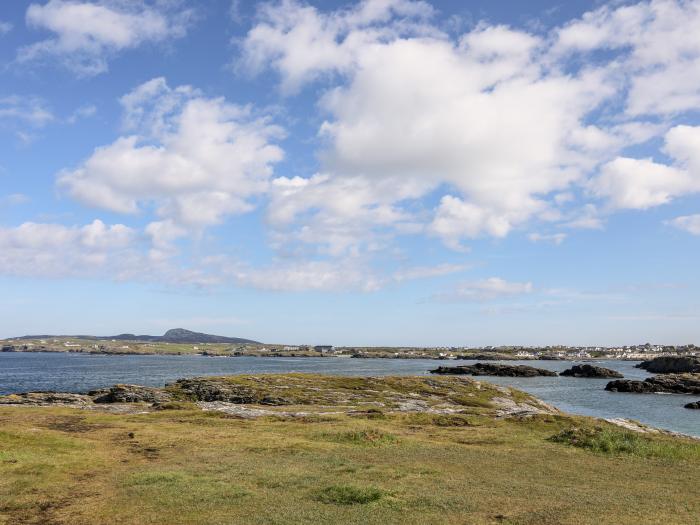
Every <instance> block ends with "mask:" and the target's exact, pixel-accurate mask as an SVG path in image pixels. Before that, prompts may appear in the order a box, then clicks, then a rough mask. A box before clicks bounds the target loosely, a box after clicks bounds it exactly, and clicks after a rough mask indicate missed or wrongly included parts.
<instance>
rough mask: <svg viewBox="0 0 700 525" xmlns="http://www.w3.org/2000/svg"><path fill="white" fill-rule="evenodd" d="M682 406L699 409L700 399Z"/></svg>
mask: <svg viewBox="0 0 700 525" xmlns="http://www.w3.org/2000/svg"><path fill="white" fill-rule="evenodd" d="M683 407H684V408H690V409H691V410H700V401H693V402H692V403H687V404H685V405H683Z"/></svg>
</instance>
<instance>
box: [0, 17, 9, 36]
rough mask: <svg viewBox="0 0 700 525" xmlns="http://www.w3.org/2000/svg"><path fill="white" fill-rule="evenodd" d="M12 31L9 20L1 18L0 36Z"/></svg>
mask: <svg viewBox="0 0 700 525" xmlns="http://www.w3.org/2000/svg"><path fill="white" fill-rule="evenodd" d="M10 31H12V24H11V23H9V22H4V21H3V20H0V36H2V35H4V34H7V33H9V32H10Z"/></svg>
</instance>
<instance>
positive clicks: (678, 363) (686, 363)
mask: <svg viewBox="0 0 700 525" xmlns="http://www.w3.org/2000/svg"><path fill="white" fill-rule="evenodd" d="M637 368H641V369H643V370H646V371H647V372H651V373H652V374H692V373H700V357H692V356H686V357H673V356H661V357H655V358H654V359H651V360H649V361H642V362H641V363H639V364H638V365H637Z"/></svg>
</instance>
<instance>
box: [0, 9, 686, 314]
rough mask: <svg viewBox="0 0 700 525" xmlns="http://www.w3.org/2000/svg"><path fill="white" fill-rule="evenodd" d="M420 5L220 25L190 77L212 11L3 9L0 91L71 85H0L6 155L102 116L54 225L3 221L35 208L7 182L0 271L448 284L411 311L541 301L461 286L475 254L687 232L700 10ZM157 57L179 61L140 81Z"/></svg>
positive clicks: (173, 280) (62, 179)
mask: <svg viewBox="0 0 700 525" xmlns="http://www.w3.org/2000/svg"><path fill="white" fill-rule="evenodd" d="M437 4H439V3H438V2H436V4H435V5H434V4H431V3H430V2H428V1H419V0H363V1H360V2H356V3H350V4H346V5H333V6H330V7H329V6H328V5H327V4H325V3H324V4H321V3H313V4H312V3H306V2H303V1H298V0H280V1H271V2H264V3H260V4H258V5H257V6H255V8H254V9H250V10H249V11H248V12H246V13H245V16H241V15H240V13H239V12H238V11H236V13H235V14H236V16H235V17H234V18H235V19H230V20H228V22H227V23H228V24H229V25H228V26H227V29H225V30H222V34H221V36H220V39H219V41H220V42H222V45H221V46H219V47H218V48H217V49H218V53H219V54H218V55H215V56H217V57H218V56H221V57H222V59H221V60H220V61H219V62H214V61H212V60H209V61H208V62H207V64H206V65H207V67H209V68H211V71H213V73H212V75H214V76H213V77H211V76H206V75H205V76H204V77H203V78H202V75H200V74H199V73H194V71H195V70H197V71H199V70H201V68H202V64H199V63H198V60H197V58H196V57H200V59H201V60H202V61H206V60H205V58H204V55H197V54H196V53H200V52H201V51H202V49H204V48H202V47H201V45H202V44H201V42H204V41H205V40H201V39H202V38H204V37H203V35H202V32H205V33H207V34H208V35H209V36H210V35H211V32H212V28H211V27H209V26H208V24H209V23H210V21H211V20H212V18H216V17H218V16H219V15H217V13H215V12H214V10H215V8H214V6H213V5H208V4H204V5H202V4H198V3H189V2H186V1H184V0H168V1H146V0H143V1H137V2H122V1H119V0H99V1H91V2H88V1H77V0H72V1H68V0H49V1H48V2H34V3H31V4H30V5H29V6H28V7H27V8H26V11H24V12H23V13H18V14H19V15H22V18H19V19H17V17H15V18H12V19H10V18H9V17H8V16H6V15H5V14H0V43H2V45H3V46H10V45H12V49H10V50H9V51H8V53H7V57H9V58H8V62H7V67H6V68H5V71H3V73H2V75H3V76H13V77H15V78H20V79H23V78H24V79H26V78H27V77H33V78H42V76H43V75H46V76H47V78H49V77H50V78H53V79H56V78H58V79H62V80H61V82H70V83H71V85H72V86H78V87H76V88H75V89H80V86H86V87H85V91H84V94H86V95H87V96H85V97H83V98H84V100H83V101H82V102H81V103H80V104H74V107H73V108H72V110H70V109H68V108H63V110H61V111H62V112H61V111H57V110H56V109H54V106H56V105H58V104H59V102H58V101H57V100H56V99H53V98H52V93H51V90H45V91H43V92H23V91H22V90H15V91H14V92H5V89H3V92H0V132H2V133H4V134H6V135H8V136H13V135H14V136H15V137H16V139H17V140H16V141H15V144H14V146H13V147H14V148H15V150H26V149H29V148H35V149H36V150H37V154H39V155H42V154H43V153H42V149H41V148H42V147H43V148H45V151H46V152H47V153H46V154H50V151H51V148H50V147H49V145H47V144H46V142H44V143H42V144H39V143H36V142H35V141H36V140H37V137H41V136H42V134H44V133H47V131H46V130H49V129H57V128H65V129H68V128H70V129H74V130H77V129H79V128H80V126H83V125H84V126H88V125H90V126H94V125H95V124H94V122H95V121H96V119H100V122H101V125H102V130H101V132H99V133H95V134H90V133H87V134H83V135H80V140H79V147H77V148H75V149H74V150H73V151H72V152H71V154H70V155H59V156H58V158H60V162H61V164H60V165H52V167H51V169H52V171H51V173H50V174H49V175H48V176H46V177H40V178H39V177H38V178H37V182H36V184H35V186H34V189H35V190H36V191H37V193H39V194H42V192H43V194H45V195H42V196H40V197H39V200H46V199H52V200H53V201H56V202H60V203H62V206H63V207H64V208H63V211H64V213H65V212H66V209H67V210H68V212H67V213H68V217H67V218H66V217H65V216H64V218H63V219H61V220H56V219H54V220H50V218H49V219H47V218H45V216H46V214H41V213H36V214H35V215H34V216H32V217H29V218H27V217H26V215H24V216H23V214H22V213H21V212H20V211H16V210H18V209H19V208H22V207H30V203H31V202H33V201H35V199H37V197H35V196H34V195H32V194H31V191H27V190H24V191H22V192H20V191H15V190H13V191H10V189H8V191H7V192H4V190H3V188H1V187H0V190H3V191H0V199H5V200H4V201H0V202H4V203H5V204H4V205H3V207H5V208H6V209H10V208H12V209H13V210H15V211H14V212H12V214H11V216H12V217H15V216H16V217H18V218H21V219H20V221H19V222H15V223H12V222H11V220H9V218H8V216H4V217H3V216H0V220H2V222H1V223H0V225H1V226H0V274H3V275H6V276H22V277H42V278H65V277H66V276H69V277H89V278H97V279H117V280H123V281H138V282H153V283H162V284H168V285H172V284H182V283H186V284H193V285H202V286H217V285H218V286H222V285H233V286H240V287H252V288H258V289H265V290H287V291H295V292H303V291H374V290H379V289H383V288H386V287H399V286H403V285H405V284H406V283H409V282H412V281H414V280H419V279H432V278H435V277H440V276H449V275H453V274H454V275H457V276H461V277H460V279H461V280H458V281H457V282H455V283H454V285H452V286H451V288H450V289H449V290H448V291H444V292H440V291H435V292H433V293H424V294H423V297H427V296H430V297H434V298H438V300H447V301H474V302H484V301H490V300H493V299H496V298H503V297H514V296H523V295H528V294H533V293H541V294H546V290H544V289H542V288H538V286H537V284H536V283H535V284H533V283H532V282H530V280H529V279H525V280H522V279H521V280H520V281H518V280H517V279H516V280H512V281H509V280H507V279H504V278H503V277H502V276H500V275H499V276H494V275H488V276H483V278H482V279H479V278H474V279H469V278H468V277H467V278H465V277H464V275H463V274H465V273H466V272H468V271H469V268H470V267H471V266H472V263H471V262H469V261H473V260H478V258H479V247H480V246H482V245H483V243H484V242H490V243H494V242H495V243H498V242H504V240H505V239H509V238H513V237H515V238H522V239H525V240H526V242H529V243H531V244H532V247H533V248H532V249H541V250H552V249H556V250H565V249H567V245H568V244H569V243H571V242H576V241H575V240H576V239H577V238H578V237H585V238H586V239H590V238H594V237H595V236H600V237H604V236H606V235H607V232H606V225H607V224H608V222H609V221H611V220H615V219H616V217H618V216H621V217H624V216H625V214H629V213H630V211H634V212H635V213H637V214H640V215H639V216H643V215H644V214H654V213H655V212H657V211H658V210H661V211H662V212H663V216H662V217H658V218H655V219H654V220H655V221H656V223H657V224H658V225H659V228H661V229H662V230H664V231H665V232H666V235H672V234H674V235H675V234H677V235H683V236H687V242H689V243H690V242H696V241H695V240H693V236H698V235H700V206H698V204H700V203H699V202H698V201H697V200H693V199H694V196H697V194H698V193H700V118H699V116H698V110H699V109H700V32H698V31H697V28H698V27H700V1H697V0H651V1H642V2H625V3H619V2H615V3H611V4H603V5H599V6H597V7H594V8H592V9H590V10H588V11H584V12H576V13H573V12H572V13H571V14H570V16H566V13H560V16H559V17H558V19H557V20H556V21H555V22H552V21H551V17H550V19H547V16H545V15H543V18H542V19H540V20H532V19H529V20H525V22H523V23H520V24H516V23H503V22H499V21H498V16H496V15H495V14H494V15H493V16H489V14H488V13H486V15H485V16H483V17H481V19H476V18H475V16H474V15H473V14H470V13H468V14H469V15H470V16H465V13H464V11H460V10H459V9H457V8H453V7H454V6H449V5H444V4H439V5H437ZM451 7H452V8H453V9H452V10H451ZM233 11H234V10H231V12H233ZM212 27H213V26H212ZM216 27H219V26H216ZM232 28H233V29H232ZM236 31H237V32H236ZM11 39H12V40H11ZM10 42H11V43H12V44H10ZM190 42H191V43H192V45H198V46H200V47H197V48H196V50H195V51H194V52H193V53H195V54H193V53H189V52H187V46H188V45H189V44H190ZM198 42H199V44H198ZM211 45H216V44H211V43H209V42H207V46H211ZM8 49H9V48H8ZM160 54H162V55H163V56H166V57H170V58H169V59H164V60H165V61H166V62H167V63H168V64H174V63H178V64H179V67H178V68H175V67H174V66H164V67H162V68H154V67H152V66H150V65H149V66H148V67H147V66H142V63H141V61H142V60H145V59H142V58H141V57H142V56H153V55H160ZM180 55H181V56H180ZM144 64H150V62H147V61H145V62H144ZM115 67H117V68H119V73H118V74H115V73H114V72H113V69H114V68H115ZM188 67H191V68H192V71H193V73H192V74H188ZM227 82H228V83H229V84H230V86H231V87H230V88H223V87H222V86H224V85H226V83H227ZM17 85H19V84H17ZM34 85H37V84H34ZM106 85H109V90H107V89H106V88H105V90H104V91H100V89H101V87H100V86H106ZM115 89H118V90H119V92H118V93H114V90H115ZM110 90H111V91H110ZM108 93H109V95H108ZM105 108H108V109H105ZM109 108H112V109H109ZM91 123H92V124H91ZM105 130H107V131H105ZM76 133H78V132H77V131H76ZM93 135H94V136H93ZM39 140H40V139H39ZM6 155H10V153H6ZM4 164H5V163H4V162H3V161H2V159H0V165H4ZM13 169H14V170H16V168H13ZM3 171H6V172H7V171H8V169H7V168H6V167H5V168H3ZM0 177H2V175H0ZM18 177H25V178H30V177H32V174H31V173H26V174H23V175H18ZM0 181H2V179H1V178H0ZM3 192H4V193H3ZM24 193H28V195H26V196H25V195H24ZM49 194H50V196H49V197H47V195H49ZM18 195H20V197H22V198H18V197H17V196H18ZM25 198H26V199H25ZM23 199H25V200H23ZM11 200H12V203H11ZM679 203H680V204H682V206H680V205H679ZM693 205H695V206H696V209H694V210H693V209H691V208H692V206H693ZM27 213H29V212H27ZM78 217H80V218H81V220H80V221H79V220H78ZM655 217H656V216H655ZM22 219H25V220H22ZM81 221H82V222H81ZM251 225H252V226H251ZM241 231H253V232H254V234H252V235H251V236H250V237H251V238H246V236H245V235H244V234H241V233H240V232H241ZM232 232H234V233H232ZM236 232H238V233H236ZM674 232H675V233H674ZM253 237H254V238H253ZM684 238H685V237H684ZM241 242H246V243H249V244H248V246H250V243H252V244H253V245H254V248H250V247H248V248H246V249H237V247H236V246H233V243H241ZM203 246H205V247H206V248H203ZM436 246H438V247H440V246H441V248H436ZM426 251H430V252H431V253H438V254H444V257H443V260H440V259H439V257H435V258H433V260H432V261H430V262H429V264H426V263H425V260H424V258H423V257H421V256H417V254H422V253H424V252H426ZM203 252H206V253H203ZM487 271H488V270H487Z"/></svg>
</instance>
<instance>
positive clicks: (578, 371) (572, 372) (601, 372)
mask: <svg viewBox="0 0 700 525" xmlns="http://www.w3.org/2000/svg"><path fill="white" fill-rule="evenodd" d="M559 375H560V376H569V377H599V378H610V377H624V376H623V375H622V374H621V373H620V372H618V371H617V370H611V369H610V368H603V367H602V366H593V365H574V366H572V367H571V368H568V369H566V370H564V371H563V372H561V373H560V374H559Z"/></svg>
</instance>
